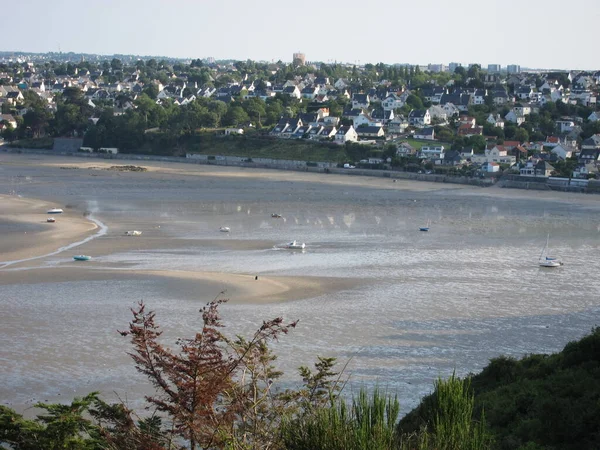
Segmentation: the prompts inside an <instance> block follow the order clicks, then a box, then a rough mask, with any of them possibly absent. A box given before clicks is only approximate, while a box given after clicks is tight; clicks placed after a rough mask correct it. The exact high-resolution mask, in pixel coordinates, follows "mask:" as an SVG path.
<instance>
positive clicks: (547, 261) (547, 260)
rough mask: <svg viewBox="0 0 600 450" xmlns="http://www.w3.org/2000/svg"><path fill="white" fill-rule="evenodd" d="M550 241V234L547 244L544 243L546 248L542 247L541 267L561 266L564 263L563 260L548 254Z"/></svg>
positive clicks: (547, 237)
mask: <svg viewBox="0 0 600 450" xmlns="http://www.w3.org/2000/svg"><path fill="white" fill-rule="evenodd" d="M549 241H550V234H548V236H546V245H544V248H542V253H540V260H539V262H538V264H539V265H540V267H560V266H562V265H563V262H562V261H561V260H560V259H558V258H554V257H552V256H548V254H547V252H548V242H549Z"/></svg>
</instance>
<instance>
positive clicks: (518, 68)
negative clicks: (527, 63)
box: [506, 64, 521, 73]
mask: <svg viewBox="0 0 600 450" xmlns="http://www.w3.org/2000/svg"><path fill="white" fill-rule="evenodd" d="M506 71H507V72H508V73H520V72H521V66H519V65H518V64H510V65H508V66H506Z"/></svg>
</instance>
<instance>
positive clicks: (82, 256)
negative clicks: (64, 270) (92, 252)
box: [73, 255, 92, 261]
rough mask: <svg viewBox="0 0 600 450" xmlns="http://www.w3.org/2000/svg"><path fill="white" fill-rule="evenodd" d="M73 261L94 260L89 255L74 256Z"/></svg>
mask: <svg viewBox="0 0 600 450" xmlns="http://www.w3.org/2000/svg"><path fill="white" fill-rule="evenodd" d="M73 259H74V260H75V261H89V260H90V259H92V257H91V256H88V255H75V256H73Z"/></svg>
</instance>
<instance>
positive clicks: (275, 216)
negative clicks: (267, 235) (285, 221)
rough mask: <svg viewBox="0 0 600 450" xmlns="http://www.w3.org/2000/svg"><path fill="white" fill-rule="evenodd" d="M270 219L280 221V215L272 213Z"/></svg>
mask: <svg viewBox="0 0 600 450" xmlns="http://www.w3.org/2000/svg"><path fill="white" fill-rule="evenodd" d="M271 217H273V218H274V219H281V214H276V213H273V214H271Z"/></svg>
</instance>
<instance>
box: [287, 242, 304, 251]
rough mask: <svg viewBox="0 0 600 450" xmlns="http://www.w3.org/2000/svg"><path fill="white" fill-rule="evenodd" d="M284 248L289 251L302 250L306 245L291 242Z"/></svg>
mask: <svg viewBox="0 0 600 450" xmlns="http://www.w3.org/2000/svg"><path fill="white" fill-rule="evenodd" d="M285 248H289V249H291V250H303V249H304V248H306V244H305V243H304V242H302V243H300V242H296V241H292V242H290V243H289V244H286V245H285Z"/></svg>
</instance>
